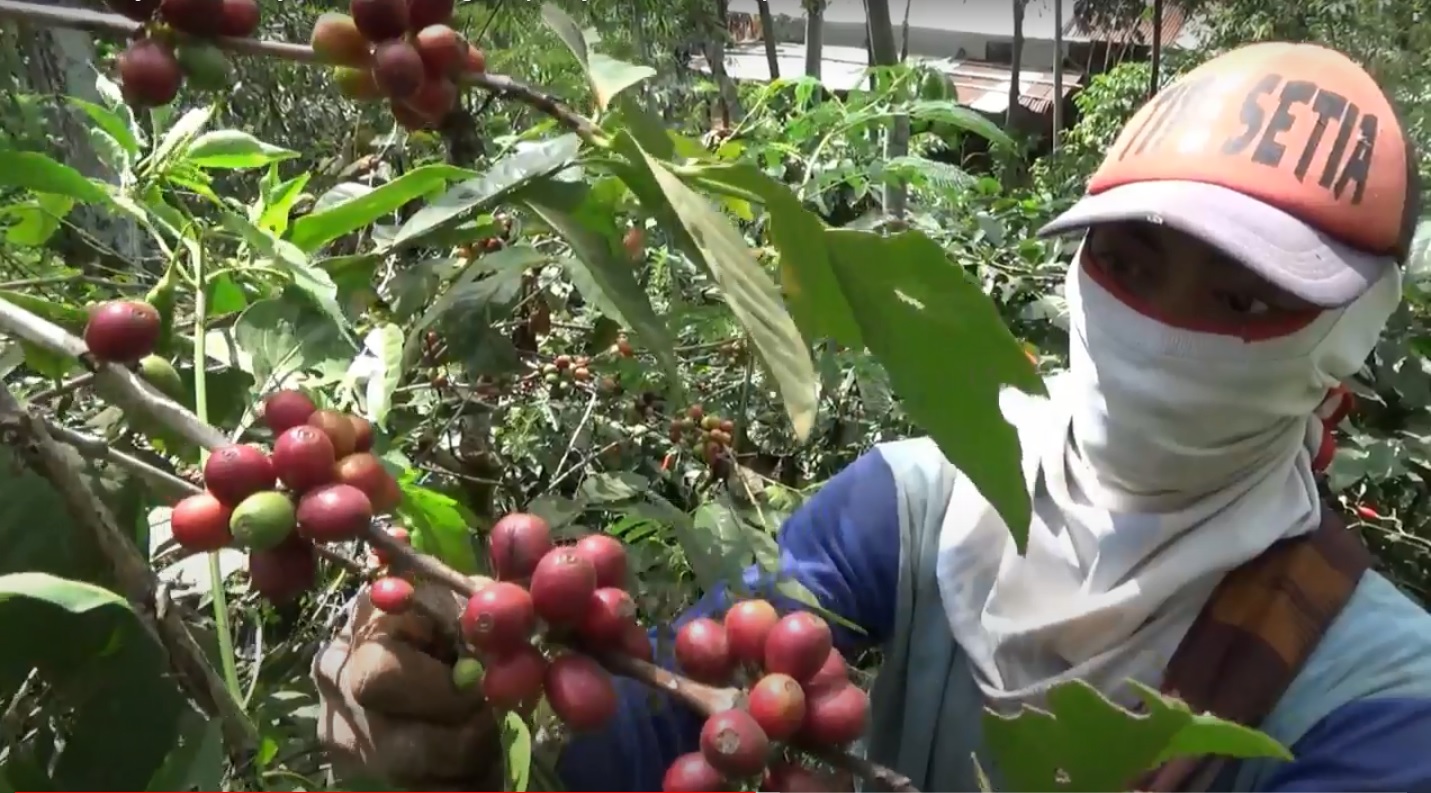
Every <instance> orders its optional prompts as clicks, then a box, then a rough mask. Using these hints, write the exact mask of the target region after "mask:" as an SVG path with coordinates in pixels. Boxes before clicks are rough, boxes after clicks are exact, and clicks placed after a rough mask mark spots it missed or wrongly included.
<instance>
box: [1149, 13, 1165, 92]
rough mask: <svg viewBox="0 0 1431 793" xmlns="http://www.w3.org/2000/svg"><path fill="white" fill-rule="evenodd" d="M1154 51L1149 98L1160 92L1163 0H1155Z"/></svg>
mask: <svg viewBox="0 0 1431 793" xmlns="http://www.w3.org/2000/svg"><path fill="white" fill-rule="evenodd" d="M1152 49H1153V53H1152V58H1150V59H1149V60H1150V63H1149V64H1148V67H1149V68H1148V98H1149V99H1152V98H1153V94H1156V93H1157V92H1158V82H1159V81H1158V72H1160V71H1161V70H1162V61H1163V0H1153V48H1152Z"/></svg>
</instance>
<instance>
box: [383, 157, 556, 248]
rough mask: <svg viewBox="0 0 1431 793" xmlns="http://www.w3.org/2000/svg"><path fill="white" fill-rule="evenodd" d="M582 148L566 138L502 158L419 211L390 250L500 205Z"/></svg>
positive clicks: (454, 186) (408, 222)
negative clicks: (477, 212) (493, 205)
mask: <svg viewBox="0 0 1431 793" xmlns="http://www.w3.org/2000/svg"><path fill="white" fill-rule="evenodd" d="M580 148H581V139H580V138H578V137H577V136H576V135H563V136H561V137H559V138H554V139H552V140H548V141H544V142H542V143H541V144H540V145H538V146H536V147H534V148H531V149H527V150H525V151H520V152H517V153H516V154H512V155H509V156H507V157H503V158H502V159H500V160H498V161H497V162H495V163H493V165H492V167H491V168H489V169H488V170H487V173H485V174H483V175H482V176H479V177H477V178H475V179H469V180H467V181H465V182H460V183H458V184H455V185H453V186H452V188H451V189H450V190H448V191H447V192H446V193H444V194H442V196H441V197H439V198H437V199H436V200H434V201H432V202H431V203H429V204H428V205H427V206H425V207H423V208H422V209H420V210H418V211H417V213H416V214H414V215H413V216H412V217H410V218H408V220H407V222H406V223H404V224H402V228H400V229H398V233H397V235H396V236H394V237H393V239H392V242H390V243H388V247H391V248H396V247H398V246H400V245H403V244H405V243H408V242H410V241H412V240H414V239H417V238H418V237H421V236H423V235H425V234H428V233H430V232H431V231H433V230H434V229H437V228H439V227H441V226H444V225H446V224H447V223H449V222H451V221H453V220H455V219H457V218H461V217H465V216H467V215H470V214H471V213H473V212H476V211H479V210H481V209H483V208H485V207H488V206H491V205H492V204H495V203H497V202H498V201H500V200H501V199H502V197H503V196H504V195H506V194H507V193H508V192H510V191H511V190H513V189H515V188H517V187H520V186H521V185H523V184H525V183H527V182H529V181H531V180H532V179H536V178H539V177H542V176H546V175H548V174H550V173H553V172H554V171H556V170H558V169H560V168H563V167H565V166H566V165H567V164H568V163H570V162H571V161H572V158H574V157H576V154H577V151H578V150H580Z"/></svg>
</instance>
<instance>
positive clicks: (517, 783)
mask: <svg viewBox="0 0 1431 793" xmlns="http://www.w3.org/2000/svg"><path fill="white" fill-rule="evenodd" d="M502 767H503V769H505V771H506V774H505V777H504V782H503V784H504V787H503V790H507V791H511V792H512V793H525V791H526V790H527V785H529V784H530V783H531V777H532V732H531V730H530V729H529V728H528V727H527V723H526V722H525V721H522V717H521V716H520V715H519V714H516V713H508V714H507V715H506V716H504V717H503V718H502Z"/></svg>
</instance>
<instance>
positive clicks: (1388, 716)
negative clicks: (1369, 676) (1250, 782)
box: [1265, 697, 1431, 793]
mask: <svg viewBox="0 0 1431 793" xmlns="http://www.w3.org/2000/svg"><path fill="white" fill-rule="evenodd" d="M1292 754H1293V756H1294V757H1295V758H1296V759H1295V760H1292V761H1291V762H1288V763H1285V764H1283V765H1282V766H1280V767H1279V768H1278V769H1277V770H1276V771H1274V772H1273V773H1272V775H1271V777H1270V778H1269V779H1268V781H1267V785H1266V788H1265V793H1293V791H1297V792H1298V793H1310V792H1311V791H1328V792H1329V793H1330V792H1331V791H1348V790H1355V791H1358V793H1379V791H1387V793H1392V792H1393V791H1395V792H1396V793H1431V700H1427V699H1420V698H1409V697H1406V698H1376V699H1363V700H1358V701H1355V702H1349V703H1347V704H1345V705H1343V706H1341V707H1340V708H1337V709H1336V710H1334V711H1332V712H1331V713H1330V714H1329V715H1328V716H1327V717H1326V718H1324V719H1322V720H1321V721H1320V722H1319V723H1318V724H1317V725H1316V726H1315V727H1313V728H1312V729H1311V730H1310V731H1308V732H1307V734H1306V735H1304V736H1302V738H1301V740H1299V741H1297V743H1296V744H1294V745H1293V746H1292Z"/></svg>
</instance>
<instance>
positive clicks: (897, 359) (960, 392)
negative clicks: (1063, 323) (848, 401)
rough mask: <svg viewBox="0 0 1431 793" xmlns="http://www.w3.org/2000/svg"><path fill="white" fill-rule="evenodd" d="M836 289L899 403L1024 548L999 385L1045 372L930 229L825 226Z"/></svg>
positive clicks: (1039, 385) (1011, 434)
mask: <svg viewBox="0 0 1431 793" xmlns="http://www.w3.org/2000/svg"><path fill="white" fill-rule="evenodd" d="M825 233H826V234H827V235H828V236H827V239H828V242H827V244H826V249H827V250H828V251H829V252H830V254H831V261H832V262H833V264H834V268H835V275H836V278H837V279H838V281H839V284H840V289H841V291H842V292H843V293H844V295H845V299H846V300H848V301H849V304H850V306H851V307H852V308H853V310H854V316H855V319H856V321H857V322H858V323H859V326H860V331H861V336H862V337H863V338H864V340H865V344H866V346H868V348H869V350H870V351H871V352H872V353H874V355H875V357H876V358H878V359H879V361H880V363H881V364H883V365H884V367H885V369H886V370H887V371H888V372H889V379H890V383H891V384H892V386H893V388H894V392H895V393H896V394H898V395H899V397H900V398H901V400H902V401H903V404H904V408H905V411H906V412H907V413H908V414H909V416H910V418H912V419H913V420H914V422H915V423H916V424H918V425H919V426H920V427H921V428H923V429H924V430H925V431H926V432H928V433H929V434H930V436H931V437H933V438H934V440H935V442H936V443H938V444H939V448H940V449H941V450H942V451H943V452H944V454H945V456H947V457H948V458H949V461H950V462H951V463H953V464H954V466H955V467H956V468H958V469H959V470H960V472H961V473H963V474H964V475H965V476H967V477H969V479H970V480H971V481H972V482H973V483H974V485H975V486H976V487H977V488H978V489H979V492H980V494H982V495H983V496H984V498H986V499H988V501H989V503H990V504H992V505H993V506H994V508H995V509H997V510H998V512H999V515H1000V516H1002V517H1003V519H1004V522H1005V523H1007V524H1008V527H1009V531H1010V532H1011V533H1012V534H1013V537H1014V541H1015V543H1016V544H1017V545H1018V547H1019V549H1020V552H1022V550H1023V548H1024V545H1025V543H1026V542H1027V539H1028V526H1029V518H1030V508H1029V494H1028V489H1027V485H1026V483H1025V482H1024V475H1023V471H1022V468H1021V457H1020V454H1019V440H1018V434H1017V433H1016V432H1015V431H1014V428H1013V427H1012V426H1010V425H1009V423H1008V422H1007V421H1005V420H1004V415H1003V412H1002V411H1001V410H1000V408H999V392H1000V391H1001V390H1002V389H1003V387H1004V386H1006V385H1012V386H1014V387H1016V388H1018V389H1020V390H1022V391H1024V392H1026V393H1030V394H1042V393H1044V388H1043V381H1042V380H1041V379H1040V378H1039V376H1038V373H1037V372H1036V371H1034V369H1033V366H1032V365H1031V364H1030V363H1029V361H1028V358H1027V357H1025V355H1024V351H1023V347H1022V346H1021V345H1020V344H1019V342H1018V340H1017V339H1015V338H1014V336H1013V334H1012V333H1010V332H1009V329H1008V327H1007V326H1005V325H1004V322H1003V320H1002V319H1001V318H1000V316H999V312H998V309H997V308H996V307H995V306H994V303H993V301H992V300H990V299H989V296H988V295H986V294H984V292H983V290H981V289H980V288H979V286H978V284H976V283H975V282H974V281H973V280H972V279H970V278H969V276H968V275H966V274H965V272H964V271H963V270H962V269H960V268H959V267H958V266H957V265H955V264H954V263H953V262H951V261H949V259H948V257H946V256H945V255H944V251H943V250H942V249H941V248H940V247H939V246H938V245H936V244H935V243H934V242H933V241H931V240H930V239H929V238H928V237H925V236H924V235H922V234H919V233H917V232H904V233H901V234H897V235H894V236H890V237H881V236H879V235H877V234H872V233H869V232H861V231H847V230H836V229H831V230H827V231H826V232H825Z"/></svg>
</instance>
